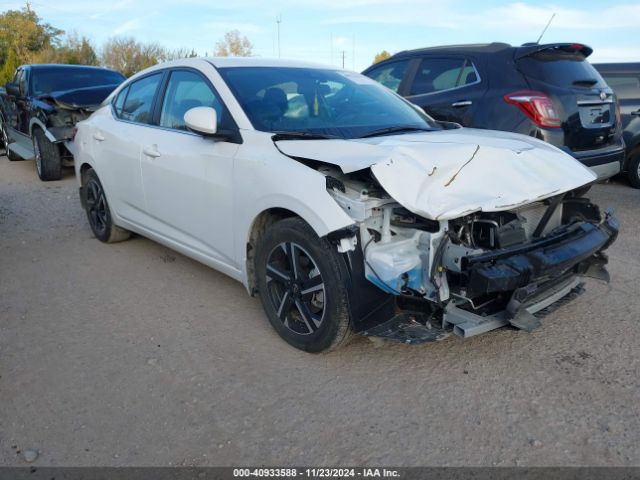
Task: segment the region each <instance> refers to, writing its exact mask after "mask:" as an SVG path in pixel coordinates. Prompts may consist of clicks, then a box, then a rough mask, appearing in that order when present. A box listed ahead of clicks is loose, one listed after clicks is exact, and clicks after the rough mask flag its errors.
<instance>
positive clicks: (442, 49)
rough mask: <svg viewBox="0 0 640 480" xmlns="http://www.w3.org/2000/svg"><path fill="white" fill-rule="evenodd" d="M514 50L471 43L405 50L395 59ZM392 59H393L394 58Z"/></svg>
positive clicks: (396, 55)
mask: <svg viewBox="0 0 640 480" xmlns="http://www.w3.org/2000/svg"><path fill="white" fill-rule="evenodd" d="M511 48H514V47H512V46H511V45H509V44H508V43H502V42H493V43H469V44H460V45H439V46H435V47H426V48H416V49H413V50H403V51H402V52H398V53H396V54H395V55H393V57H401V56H405V55H406V56H409V55H420V54H423V53H460V52H468V53H496V52H500V51H503V50H508V49H511ZM393 57H391V58H393Z"/></svg>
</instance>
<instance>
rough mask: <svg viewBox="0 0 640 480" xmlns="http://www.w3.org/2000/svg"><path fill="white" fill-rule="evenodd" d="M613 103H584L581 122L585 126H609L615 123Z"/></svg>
mask: <svg viewBox="0 0 640 480" xmlns="http://www.w3.org/2000/svg"><path fill="white" fill-rule="evenodd" d="M611 105H612V104H610V103H606V104H600V105H598V104H595V105H582V106H581V107H580V123H582V126H583V127H584V128H607V127H611V126H612V125H613V112H612V110H613V109H612V106H611Z"/></svg>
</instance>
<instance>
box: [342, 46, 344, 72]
mask: <svg viewBox="0 0 640 480" xmlns="http://www.w3.org/2000/svg"><path fill="white" fill-rule="evenodd" d="M342 68H344V50H342Z"/></svg>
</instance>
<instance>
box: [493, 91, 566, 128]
mask: <svg viewBox="0 0 640 480" xmlns="http://www.w3.org/2000/svg"><path fill="white" fill-rule="evenodd" d="M504 101H505V102H507V103H510V104H511V105H516V106H517V107H518V108H520V110H522V112H523V113H524V114H525V115H526V116H527V117H529V118H530V119H531V120H533V121H534V122H535V123H536V124H537V125H540V126H541V127H547V128H560V125H561V124H562V122H561V120H560V116H559V115H558V111H557V110H556V107H555V105H554V104H553V101H552V100H551V99H550V98H549V97H548V96H547V95H545V94H544V93H542V92H535V91H533V90H520V91H519V92H513V93H509V94H507V95H505V96H504Z"/></svg>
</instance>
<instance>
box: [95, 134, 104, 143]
mask: <svg viewBox="0 0 640 480" xmlns="http://www.w3.org/2000/svg"><path fill="white" fill-rule="evenodd" d="M93 138H95V139H96V140H97V141H99V142H102V141H103V140H104V137H103V136H102V134H101V133H100V132H95V133H94V134H93Z"/></svg>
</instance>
